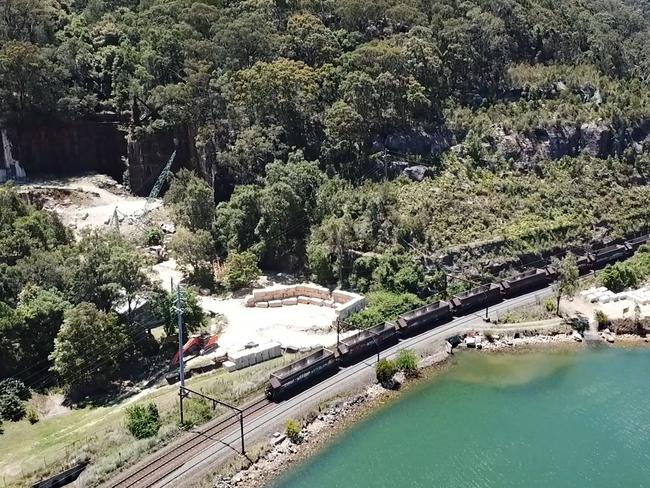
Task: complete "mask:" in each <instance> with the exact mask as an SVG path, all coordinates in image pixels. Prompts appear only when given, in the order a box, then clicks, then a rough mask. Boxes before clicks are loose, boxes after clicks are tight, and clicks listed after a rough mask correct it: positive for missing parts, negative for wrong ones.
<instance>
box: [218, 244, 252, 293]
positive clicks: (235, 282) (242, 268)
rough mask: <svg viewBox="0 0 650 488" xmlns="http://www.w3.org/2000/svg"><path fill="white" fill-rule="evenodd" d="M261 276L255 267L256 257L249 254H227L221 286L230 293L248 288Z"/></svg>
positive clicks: (247, 252) (232, 252) (246, 252)
mask: <svg viewBox="0 0 650 488" xmlns="http://www.w3.org/2000/svg"><path fill="white" fill-rule="evenodd" d="M260 274H261V271H260V269H259V268H258V267H257V256H256V255H255V254H254V253H252V252H250V251H245V252H234V251H231V252H230V254H228V257H227V258H226V262H225V269H224V274H223V284H224V285H225V287H226V288H228V289H229V290H231V291H234V290H239V289H240V288H244V287H246V286H250V284H251V283H253V281H255V280H256V279H257V277H258V276H259V275H260Z"/></svg>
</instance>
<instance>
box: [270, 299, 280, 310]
mask: <svg viewBox="0 0 650 488" xmlns="http://www.w3.org/2000/svg"><path fill="white" fill-rule="evenodd" d="M281 306H282V300H270V301H269V307H271V308H277V307H281Z"/></svg>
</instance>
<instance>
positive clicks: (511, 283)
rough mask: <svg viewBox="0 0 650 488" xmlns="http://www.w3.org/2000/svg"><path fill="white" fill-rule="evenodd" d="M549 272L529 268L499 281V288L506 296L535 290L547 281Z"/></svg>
mask: <svg viewBox="0 0 650 488" xmlns="http://www.w3.org/2000/svg"><path fill="white" fill-rule="evenodd" d="M549 280H550V277H549V273H548V272H547V270H545V269H541V268H535V269H529V270H528V271H525V272H523V273H520V274H517V275H515V276H512V277H511V278H508V279H506V280H503V281H502V282H501V290H502V292H503V295H504V296H506V297H513V296H516V295H520V294H522V293H525V292H528V291H531V290H537V289H538V288H542V287H544V286H546V285H547V284H548V283H549Z"/></svg>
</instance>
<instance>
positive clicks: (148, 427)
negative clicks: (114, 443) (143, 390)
mask: <svg viewBox="0 0 650 488" xmlns="http://www.w3.org/2000/svg"><path fill="white" fill-rule="evenodd" d="M126 428H127V429H129V432H131V434H133V437H135V438H136V439H147V438H149V437H153V436H155V435H156V434H157V433H158V429H160V414H159V413H158V407H157V406H156V404H155V403H153V402H152V403H149V404H147V405H134V406H132V407H128V408H127V409H126Z"/></svg>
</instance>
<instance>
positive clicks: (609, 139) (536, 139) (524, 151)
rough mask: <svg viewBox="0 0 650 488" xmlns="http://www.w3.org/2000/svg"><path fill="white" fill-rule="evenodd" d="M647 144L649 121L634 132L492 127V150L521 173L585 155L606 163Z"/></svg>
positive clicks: (593, 125)
mask: <svg viewBox="0 0 650 488" xmlns="http://www.w3.org/2000/svg"><path fill="white" fill-rule="evenodd" d="M644 144H650V121H646V122H644V123H642V124H639V125H638V126H637V127H635V128H620V129H618V130H614V129H613V128H612V127H611V126H609V125H608V124H605V123H602V122H589V123H584V124H582V125H581V126H579V127H578V126H573V125H555V126H549V127H540V128H536V129H533V130H532V131H530V132H528V133H526V134H520V133H514V132H510V131H506V130H504V129H503V128H502V127H498V126H497V127H495V128H494V132H493V143H492V144H491V149H492V150H493V151H497V152H499V153H501V154H502V155H503V156H504V157H505V158H506V159H509V160H511V161H513V162H514V163H515V164H516V165H517V166H518V167H520V168H521V169H531V168H532V167H534V166H535V165H536V163H537V162H538V161H540V160H544V159H553V160H556V159H560V158H562V157H564V156H577V155H579V154H586V155H589V156H592V157H595V158H601V159H605V158H607V157H609V156H620V155H622V154H623V152H624V151H625V150H626V149H627V148H632V149H633V150H634V151H636V152H637V153H641V152H642V151H643V146H644Z"/></svg>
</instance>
